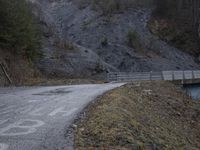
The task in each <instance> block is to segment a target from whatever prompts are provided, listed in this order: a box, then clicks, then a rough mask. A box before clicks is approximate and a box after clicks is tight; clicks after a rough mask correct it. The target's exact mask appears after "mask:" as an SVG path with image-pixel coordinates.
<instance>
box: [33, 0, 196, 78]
mask: <svg viewBox="0 0 200 150" xmlns="http://www.w3.org/2000/svg"><path fill="white" fill-rule="evenodd" d="M75 2H76V1H75V0H43V1H40V0H32V3H33V4H34V6H35V7H34V8H35V11H34V12H35V14H36V15H37V16H38V18H40V23H41V25H42V28H43V31H44V34H43V35H44V40H43V43H44V44H43V47H44V48H43V52H44V58H43V59H42V60H41V61H40V63H39V64H38V66H39V67H40V69H41V70H43V71H44V72H45V73H46V74H47V75H53V76H54V75H56V76H92V75H97V74H99V73H105V72H107V71H126V72H132V71H151V70H153V71H159V70H177V69H182V70H186V69H199V68H200V67H199V64H197V63H196V62H195V61H194V58H193V57H192V56H190V55H188V54H186V53H184V52H181V51H180V50H178V49H176V48H174V47H171V46H169V45H168V44H166V43H165V42H163V41H161V40H160V39H158V38H157V37H155V36H154V35H152V34H151V33H150V32H149V30H148V28H147V22H148V20H149V18H150V15H151V10H148V9H140V10H137V9H128V10H127V11H125V12H123V13H119V14H114V15H112V16H111V17H105V16H102V15H101V14H100V13H99V12H97V11H94V10H93V9H92V8H91V6H90V5H86V6H85V7H83V8H79V6H78V5H77V3H75ZM130 29H133V30H135V31H137V33H138V35H139V37H140V42H141V44H142V45H143V51H138V50H136V49H133V48H130V47H129V46H128V45H127V33H128V31H129V30H130ZM56 38H57V39H61V41H63V40H64V41H65V40H67V41H71V42H73V43H74V48H73V50H66V48H62V47H59V46H57V45H56V44H55V39H56ZM104 39H106V41H107V44H106V45H102V40H104Z"/></svg>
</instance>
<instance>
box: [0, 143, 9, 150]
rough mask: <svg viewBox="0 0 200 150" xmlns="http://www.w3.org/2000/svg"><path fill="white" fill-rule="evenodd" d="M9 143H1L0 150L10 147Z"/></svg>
mask: <svg viewBox="0 0 200 150" xmlns="http://www.w3.org/2000/svg"><path fill="white" fill-rule="evenodd" d="M8 147H9V146H8V145H7V144H4V143H0V150H7V149H8Z"/></svg>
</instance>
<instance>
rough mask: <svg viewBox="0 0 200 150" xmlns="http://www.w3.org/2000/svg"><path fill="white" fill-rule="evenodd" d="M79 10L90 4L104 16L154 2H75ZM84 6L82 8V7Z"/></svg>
mask: <svg viewBox="0 0 200 150" xmlns="http://www.w3.org/2000/svg"><path fill="white" fill-rule="evenodd" d="M77 1H78V4H79V5H80V8H84V7H85V6H86V5H89V4H92V6H93V8H94V9H96V10H101V11H102V12H103V14H104V15H110V14H113V13H116V12H119V11H123V10H126V9H128V8H131V7H138V6H142V7H143V6H145V7H146V6H150V5H151V4H152V3H153V2H154V0H77ZM83 6H84V7H83Z"/></svg>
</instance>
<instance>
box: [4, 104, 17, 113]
mask: <svg viewBox="0 0 200 150" xmlns="http://www.w3.org/2000/svg"><path fill="white" fill-rule="evenodd" d="M14 108H16V106H14V105H11V106H8V107H4V108H1V109H0V112H4V111H7V110H10V109H14Z"/></svg>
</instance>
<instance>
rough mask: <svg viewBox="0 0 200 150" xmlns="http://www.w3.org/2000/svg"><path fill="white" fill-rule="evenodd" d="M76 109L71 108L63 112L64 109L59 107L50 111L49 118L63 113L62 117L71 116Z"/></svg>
mask: <svg viewBox="0 0 200 150" xmlns="http://www.w3.org/2000/svg"><path fill="white" fill-rule="evenodd" d="M77 109H78V108H73V109H71V110H65V107H60V108H57V109H55V110H54V111H52V112H51V113H50V114H49V116H55V115H56V114H58V113H64V114H63V115H62V116H69V115H71V114H72V113H73V112H75V111H76V110H77Z"/></svg>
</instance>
